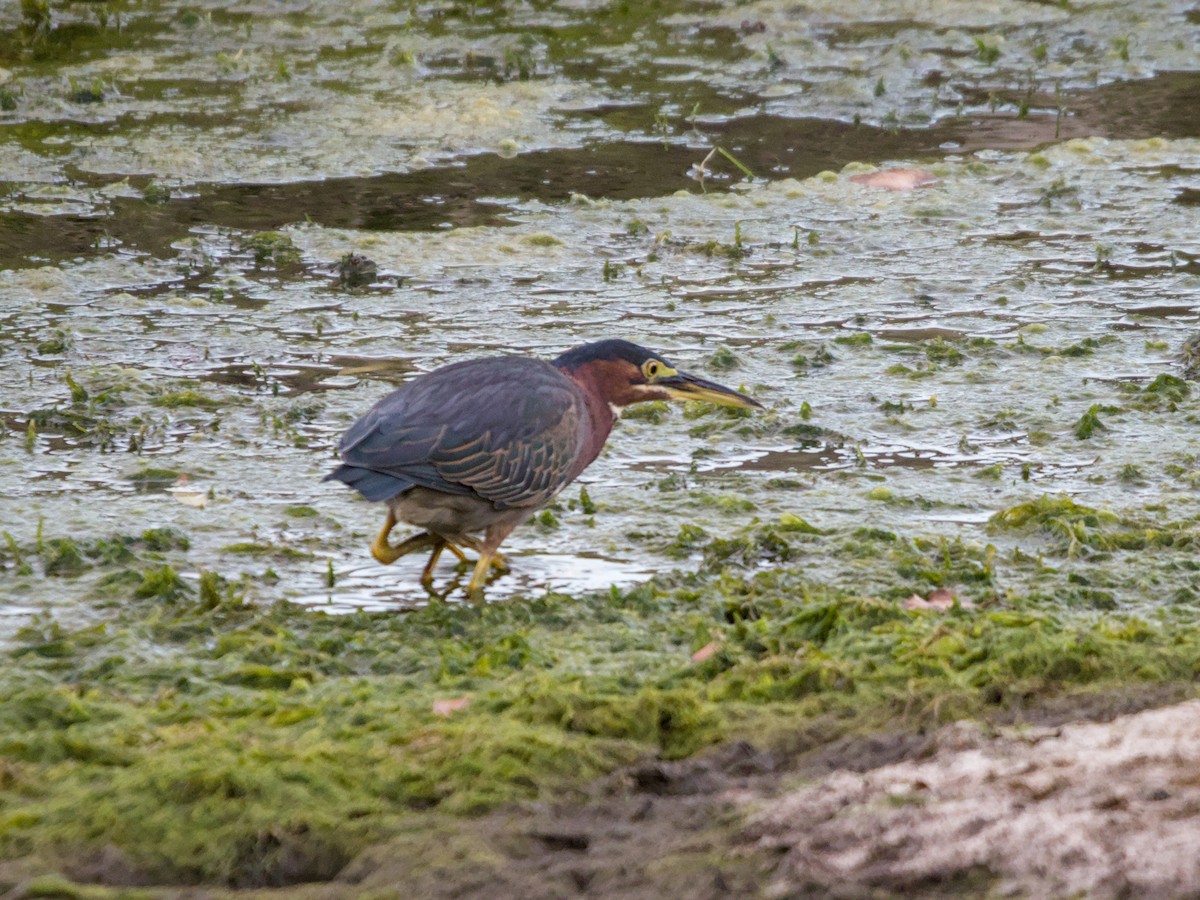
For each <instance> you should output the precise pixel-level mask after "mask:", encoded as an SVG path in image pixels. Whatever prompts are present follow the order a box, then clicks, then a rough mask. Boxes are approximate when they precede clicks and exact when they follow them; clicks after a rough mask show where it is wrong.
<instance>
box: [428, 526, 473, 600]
mask: <svg viewBox="0 0 1200 900" xmlns="http://www.w3.org/2000/svg"><path fill="white" fill-rule="evenodd" d="M434 537H436V538H437V543H436V544H434V545H433V553H431V554H430V555H429V562H427V563H425V568H424V569H422V570H421V584H423V585H425V586H426V587H428V586H429V585H430V584H431V583H432V582H433V569H434V567H435V566H436V565H437V561H438V559H439V558H440V557H441V555H442V551H443V550H449V551H450V552H451V553H453V554H454V555H455V556H457V557H458V559H459V561H460V562H466V561H467V557H466V554H464V553H463V552H462V551H461V550H459V549H458V548H457V547H455V546H454V545H453V544H452V543H450V542H449V541H448V540H446V539H445V538H444V537H442V536H441V535H434Z"/></svg>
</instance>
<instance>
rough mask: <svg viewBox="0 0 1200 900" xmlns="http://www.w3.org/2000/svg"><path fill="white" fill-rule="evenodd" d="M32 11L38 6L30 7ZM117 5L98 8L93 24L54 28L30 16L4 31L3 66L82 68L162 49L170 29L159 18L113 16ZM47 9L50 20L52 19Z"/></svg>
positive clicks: (0, 58)
mask: <svg viewBox="0 0 1200 900" xmlns="http://www.w3.org/2000/svg"><path fill="white" fill-rule="evenodd" d="M27 5H28V6H29V7H30V8H31V9H33V8H36V7H37V5H38V4H36V3H31V4H27ZM112 5H113V4H107V3H106V4H103V5H102V6H100V8H97V10H96V14H95V21H93V22H83V21H76V22H65V23H61V24H58V25H55V26H54V27H50V23H49V21H47V22H46V23H44V24H39V23H37V22H36V21H35V18H34V17H32V16H29V15H26V17H25V19H24V21H23V22H22V23H21V24H20V25H18V26H17V27H15V28H7V29H3V30H0V65H13V64H20V63H31V62H32V63H48V64H59V63H62V62H67V61H69V62H71V63H75V64H78V63H80V62H85V61H87V60H93V59H100V58H103V57H106V56H109V55H111V54H112V53H114V52H118V51H128V50H131V49H134V48H136V49H138V50H140V51H145V50H147V49H149V48H153V47H156V46H161V45H162V44H163V43H164V42H163V41H162V40H160V38H161V36H162V35H163V34H164V33H165V32H166V31H168V30H169V29H170V27H171V26H170V25H169V24H165V23H163V22H162V21H160V19H159V18H158V17H156V16H134V17H126V18H125V20H124V21H122V19H121V18H120V17H119V16H118V15H115V14H114V15H110V9H109V7H111V6H112ZM47 6H48V5H47ZM98 6H99V5H98ZM51 18H52V17H51V12H50V10H49V8H47V19H48V20H49V19H51Z"/></svg>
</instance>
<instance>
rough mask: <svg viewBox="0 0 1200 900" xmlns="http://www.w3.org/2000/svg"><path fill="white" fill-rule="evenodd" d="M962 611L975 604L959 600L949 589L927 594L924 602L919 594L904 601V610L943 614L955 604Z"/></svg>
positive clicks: (940, 589) (939, 589) (972, 607)
mask: <svg viewBox="0 0 1200 900" xmlns="http://www.w3.org/2000/svg"><path fill="white" fill-rule="evenodd" d="M955 601H957V602H958V605H959V606H960V607H961V608H962V609H974V608H975V604H974V603H972V602H971V601H970V600H961V599H959V596H958V594H956V593H954V591H952V590H950V588H938V589H937V590H935V591H932V592H931V593H930V594H929V599H928V600H926V599H925V598H924V597H922V596H921V595H920V594H913V595H912V596H911V597H909V598H908V599H907V600H905V601H904V608H905V609H934V610H937V611H938V612H945V611H946V610H948V609H950V607H952V606H953V605H954V603H955Z"/></svg>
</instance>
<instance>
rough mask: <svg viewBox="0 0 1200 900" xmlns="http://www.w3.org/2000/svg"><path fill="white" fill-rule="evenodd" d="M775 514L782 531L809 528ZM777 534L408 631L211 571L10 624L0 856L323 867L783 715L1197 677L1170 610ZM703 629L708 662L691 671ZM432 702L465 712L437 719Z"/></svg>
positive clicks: (836, 732)
mask: <svg viewBox="0 0 1200 900" xmlns="http://www.w3.org/2000/svg"><path fill="white" fill-rule="evenodd" d="M795 518H796V522H792V523H791V524H792V526H793V527H792V529H791V530H790V531H789V532H787V533H788V534H789V536H790V539H791V540H792V541H796V540H802V539H805V540H819V539H820V536H819V535H815V534H813V533H812V532H813V531H814V529H812V528H811V526H809V527H803V526H802V525H800V524H799V523H800V522H802V521H803V520H800V519H799V517H795ZM1015 518H1020V517H1019V516H1015ZM846 538H847V536H845V535H843V536H841V539H842V540H845V539H846ZM854 539H855V540H859V541H862V542H864V549H865V548H866V547H868V546H869V547H870V548H872V550H871V552H872V553H873V554H874V556H875V558H876V560H877V565H883V566H884V567H886V568H888V569H890V570H891V571H893V572H894V573H895V577H897V578H898V579H906V578H909V579H911V578H913V577H918V578H920V577H929V578H931V581H932V580H936V579H938V578H943V577H944V576H945V574H946V573H949V572H953V575H952V576H951V577H952V578H953V579H954V580H956V581H961V580H962V579H963V578H964V572H965V571H967V570H968V569H972V568H973V569H974V570H975V572H976V576H977V577H980V576H982V577H984V580H985V581H986V579H987V578H988V577H989V576H987V575H986V572H985V569H981V568H980V566H984V567H986V565H987V555H986V553H983V554H981V552H980V551H976V550H974V549H972V548H970V547H968V546H966V545H962V544H959V545H957V546H956V545H953V544H940V545H939V544H937V543H936V542H929V543H926V544H921V542H916V543H912V542H910V541H908V540H905V539H900V538H898V537H897V536H896V535H894V534H888V533H879V534H876V533H874V532H869V531H863V532H862V534H860V535H858V536H857V537H855V538H854ZM688 540H689V541H690V542H692V543H695V542H697V541H699V540H702V536H700V535H690V536H689V537H688ZM785 546H788V545H787V544H785V543H784V542H783V541H782V533H780V534H775V533H773V532H772V531H771V530H769V529H763V530H761V531H759V532H757V533H754V534H750V535H747V536H746V538H745V540H744V543H741V544H739V545H737V546H736V547H731V546H730V545H729V544H728V543H727V542H723V541H720V540H716V541H712V542H710V543H709V545H708V546H707V547H706V559H707V560H708V564H707V565H706V568H709V569H710V570H711V574H709V575H701V576H675V577H672V578H664V579H660V580H659V581H657V582H652V583H649V584H646V585H643V586H642V587H640V588H638V589H636V590H633V591H628V592H621V591H618V590H615V589H614V590H613V591H610V592H608V593H606V594H596V595H588V596H582V597H570V596H566V595H553V594H547V595H545V596H544V597H541V598H537V599H529V600H527V601H524V602H522V603H519V604H507V605H490V606H478V607H476V606H460V607H456V606H445V605H441V604H435V605H432V606H429V607H427V608H425V609H423V610H418V611H414V612H412V613H409V614H407V615H404V616H396V615H391V614H383V615H380V614H363V613H360V614H354V615H347V616H324V615H320V614H314V613H312V612H311V611H306V610H303V609H299V608H296V607H290V606H288V605H285V604H280V605H276V606H274V607H260V606H253V605H246V604H243V603H241V602H240V601H235V602H227V598H228V597H229V592H228V590H227V589H228V587H229V585H231V584H232V582H225V581H224V580H223V579H220V578H219V577H218V576H216V575H214V574H212V573H205V574H204V575H203V576H202V578H201V585H200V589H199V591H196V590H194V589H193V590H184V589H182V588H181V581H180V579H179V576H178V575H177V574H176V573H175V571H174V570H173V569H172V568H171V567H169V566H163V567H159V568H153V569H150V570H147V572H146V575H145V576H144V579H143V581H142V584H141V585H139V586H137V587H135V588H133V589H132V590H131V591H130V594H129V600H130V602H129V603H128V604H127V605H125V606H124V607H121V608H116V609H113V610H111V611H110V612H108V613H106V621H105V623H104V626H103V627H102V628H100V629H97V628H95V627H87V628H85V627H80V626H74V627H72V626H64V625H62V624H59V623H53V622H49V621H45V622H42V623H40V624H35V625H34V626H31V627H29V628H26V629H25V630H23V631H22V632H21V633H20V634H18V635H17V638H16V643H15V644H14V646H13V650H12V651H11V652H12V653H14V654H16V655H17V656H18V657H19V658H20V659H21V660H22V671H21V672H20V674H18V673H17V672H16V671H13V670H3V671H0V724H3V725H4V726H5V727H4V728H2V729H0V732H2V733H3V735H5V736H4V737H3V738H2V739H0V759H3V760H4V764H5V766H6V767H7V768H6V770H5V771H7V772H10V773H11V774H10V775H9V776H7V777H6V779H5V780H4V781H0V799H3V801H4V804H5V808H6V813H5V815H4V816H3V817H0V852H2V853H3V854H4V855H5V856H9V857H12V856H14V855H20V856H29V855H35V856H39V857H41V858H44V859H46V860H54V859H55V858H56V854H57V852H58V849H57V848H63V847H70V848H74V850H73V851H72V852H74V853H89V852H96V851H98V850H99V849H100V847H101V846H108V845H111V846H113V847H116V848H118V849H119V851H120V852H121V854H122V856H123V858H124V859H126V860H127V861H128V863H129V865H130V866H132V867H133V871H135V872H137V873H138V877H139V878H145V879H151V880H154V881H159V882H164V883H193V882H205V883H209V884H213V883H224V884H228V885H232V886H255V885H285V884H291V883H295V882H298V881H306V880H313V879H328V878H331V877H332V876H333V875H334V874H336V873H337V872H338V871H339V870H340V869H341V868H342V867H343V866H344V865H345V864H346V862H348V861H349V859H351V858H352V857H353V856H355V855H356V854H357V853H358V852H359V851H360V850H361V849H362V848H363V847H365V846H368V845H370V844H372V843H376V842H379V841H384V840H387V839H388V838H389V837H391V836H394V835H397V834H399V833H401V832H402V831H403V829H404V828H406V827H409V826H408V825H407V824H406V823H409V822H410V821H411V820H412V817H413V816H416V815H419V814H421V812H422V811H423V810H428V809H431V808H436V809H438V810H439V811H442V812H446V813H451V814H474V813H477V812H480V811H482V810H486V809H489V808H493V807H495V806H497V805H499V804H503V803H506V802H510V801H512V800H517V799H521V798H532V797H538V796H553V795H555V794H557V793H559V792H561V791H562V790H563V789H566V788H570V787H572V786H582V785H583V784H584V783H585V782H586V781H587V780H588V779H590V778H593V777H595V776H597V775H600V774H602V773H604V772H607V771H611V770H612V769H613V768H615V767H617V766H620V765H622V764H624V763H628V762H631V761H633V760H635V759H638V758H641V757H645V756H647V755H650V756H657V757H661V758H665V759H671V758H680V757H685V756H689V755H691V754H693V753H695V752H697V751H698V750H700V749H702V748H704V747H706V746H709V745H711V744H713V743H714V742H717V741H721V740H729V739H735V738H750V739H753V740H756V741H765V742H767V743H768V744H769V743H771V742H772V741H775V740H784V741H786V740H788V739H789V738H787V735H788V734H791V733H793V732H794V731H795V729H796V727H797V725H796V723H797V722H798V721H802V720H807V721H809V722H810V723H816V722H818V721H820V722H824V723H825V724H824V725H823V726H821V727H823V728H825V729H827V730H826V732H825V733H824V736H823V737H816V736H815V734H813V733H810V734H809V735H808V737H807V738H806V740H814V739H815V740H817V741H818V742H820V741H831V740H835V739H836V738H838V737H839V736H841V735H844V734H846V733H847V732H848V731H853V730H855V729H857V728H870V727H874V723H877V722H879V721H881V720H882V719H883V718H886V717H889V716H891V717H893V719H892V721H893V726H894V725H895V724H896V723H897V722H905V723H907V724H906V727H911V728H920V727H924V726H925V725H927V724H930V723H933V722H938V721H944V720H946V719H947V718H949V717H951V716H957V715H989V714H991V713H990V712H989V711H993V712H994V711H997V710H1006V711H1008V712H1010V713H1011V712H1012V711H1014V710H1016V711H1019V710H1022V709H1028V708H1032V707H1036V705H1037V704H1038V703H1039V702H1042V701H1044V700H1046V699H1049V698H1053V697H1056V696H1060V695H1063V694H1069V693H1070V692H1071V691H1072V690H1077V689H1078V690H1084V689H1087V690H1095V689H1097V688H1099V687H1101V686H1102V685H1105V684H1130V683H1137V682H1147V683H1164V682H1166V683H1176V682H1183V683H1189V682H1191V681H1193V680H1194V679H1195V678H1196V677H1197V674H1198V673H1197V663H1196V660H1197V659H1200V622H1198V621H1197V620H1196V619H1195V618H1194V617H1189V616H1188V615H1184V614H1172V613H1165V612H1164V613H1160V614H1157V615H1155V616H1152V617H1139V616H1133V615H1128V614H1120V613H1107V614H1104V615H1103V616H1101V617H1100V618H1096V617H1095V615H1094V614H1093V615H1091V616H1089V617H1086V618H1080V617H1078V616H1075V615H1073V614H1072V613H1070V612H1066V611H1063V610H1062V609H1057V608H1055V607H1054V606H1053V605H1050V606H1047V605H1042V604H1039V603H1038V602H1032V601H1023V600H1020V599H1012V600H1010V601H1007V602H1005V603H1003V604H999V605H996V604H993V605H992V606H990V607H988V608H986V609H979V610H969V609H963V608H957V607H956V608H955V609H953V610H951V611H949V612H947V613H945V614H932V613H928V612H924V611H915V612H914V611H908V610H905V609H904V608H903V606H902V605H901V604H900V603H899V602H898V600H897V599H885V598H880V597H871V596H865V595H858V594H855V593H853V592H849V591H846V590H844V589H839V588H835V587H832V586H829V585H824V584H821V583H819V582H815V581H813V580H811V579H809V578H808V577H806V575H805V572H804V568H803V566H799V565H798V566H795V567H791V566H789V565H784V566H783V567H779V568H771V569H767V570H759V571H750V570H753V569H755V568H756V566H757V565H758V564H759V563H760V562H761V561H762V559H763V558H764V554H766V555H767V556H768V557H770V558H773V559H775V561H776V562H779V561H780V555H781V548H783V547H785ZM881 547H891V548H893V550H894V551H896V552H898V553H899V555H898V556H895V557H889V556H888V555H886V554H883V555H881V554H880V553H879V548H881ZM903 559H911V560H919V559H924V560H926V564H925V566H926V569H927V571H925V572H924V574H923V575H921V574H914V571H915V570H914V571H909V570H908V569H906V568H905V565H904V564H903V562H902V560H903ZM734 563H736V564H737V565H738V566H740V567H743V568H746V567H749V569H748V570H747V571H745V572H743V573H741V574H739V573H738V572H737V571H736V570H731V569H729V568H728V566H729V565H731V564H734ZM964 566H965V567H966V568H964ZM918 568H920V567H919V566H918ZM934 570H941V571H942V573H943V575H942V576H939V575H936V574H935V572H934ZM168 598H169V599H171V600H172V605H171V606H170V607H163V606H162V605H161V601H162V600H163V599H168ZM168 609H169V610H170V611H169V612H168V611H167V610H168ZM714 636H719V637H717V640H718V641H719V650H718V652H717V653H715V654H711V655H709V656H708V657H707V658H705V659H704V660H703V661H702V662H698V663H694V662H692V661H691V660H690V654H691V653H692V652H693V651H694V650H696V649H698V648H699V647H700V646H702V645H704V644H706V643H708V642H710V641H712V640H714ZM18 682H19V684H18ZM447 696H449V697H462V696H466V697H467V698H469V703H468V704H467V705H465V706H464V707H463V708H461V709H457V710H456V711H454V712H453V713H452V714H450V715H449V716H445V715H439V714H437V713H436V712H435V706H434V703H435V701H436V700H438V699H439V698H442V697H447ZM897 716H899V718H898V719H897V718H895V717H897ZM814 717H815V718H814ZM837 723H840V724H837ZM814 727H815V726H814Z"/></svg>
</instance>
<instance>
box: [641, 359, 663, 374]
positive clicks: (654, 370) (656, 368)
mask: <svg viewBox="0 0 1200 900" xmlns="http://www.w3.org/2000/svg"><path fill="white" fill-rule="evenodd" d="M661 370H662V366H661V365H659V362H658V360H656V359H652V360H650V361H649V362H648V363H646V365H645V366H643V367H642V371H643V372H645V373H646V377H647V378H654V377H655V376H656V375H658V373H659V372H660V371H661Z"/></svg>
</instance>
